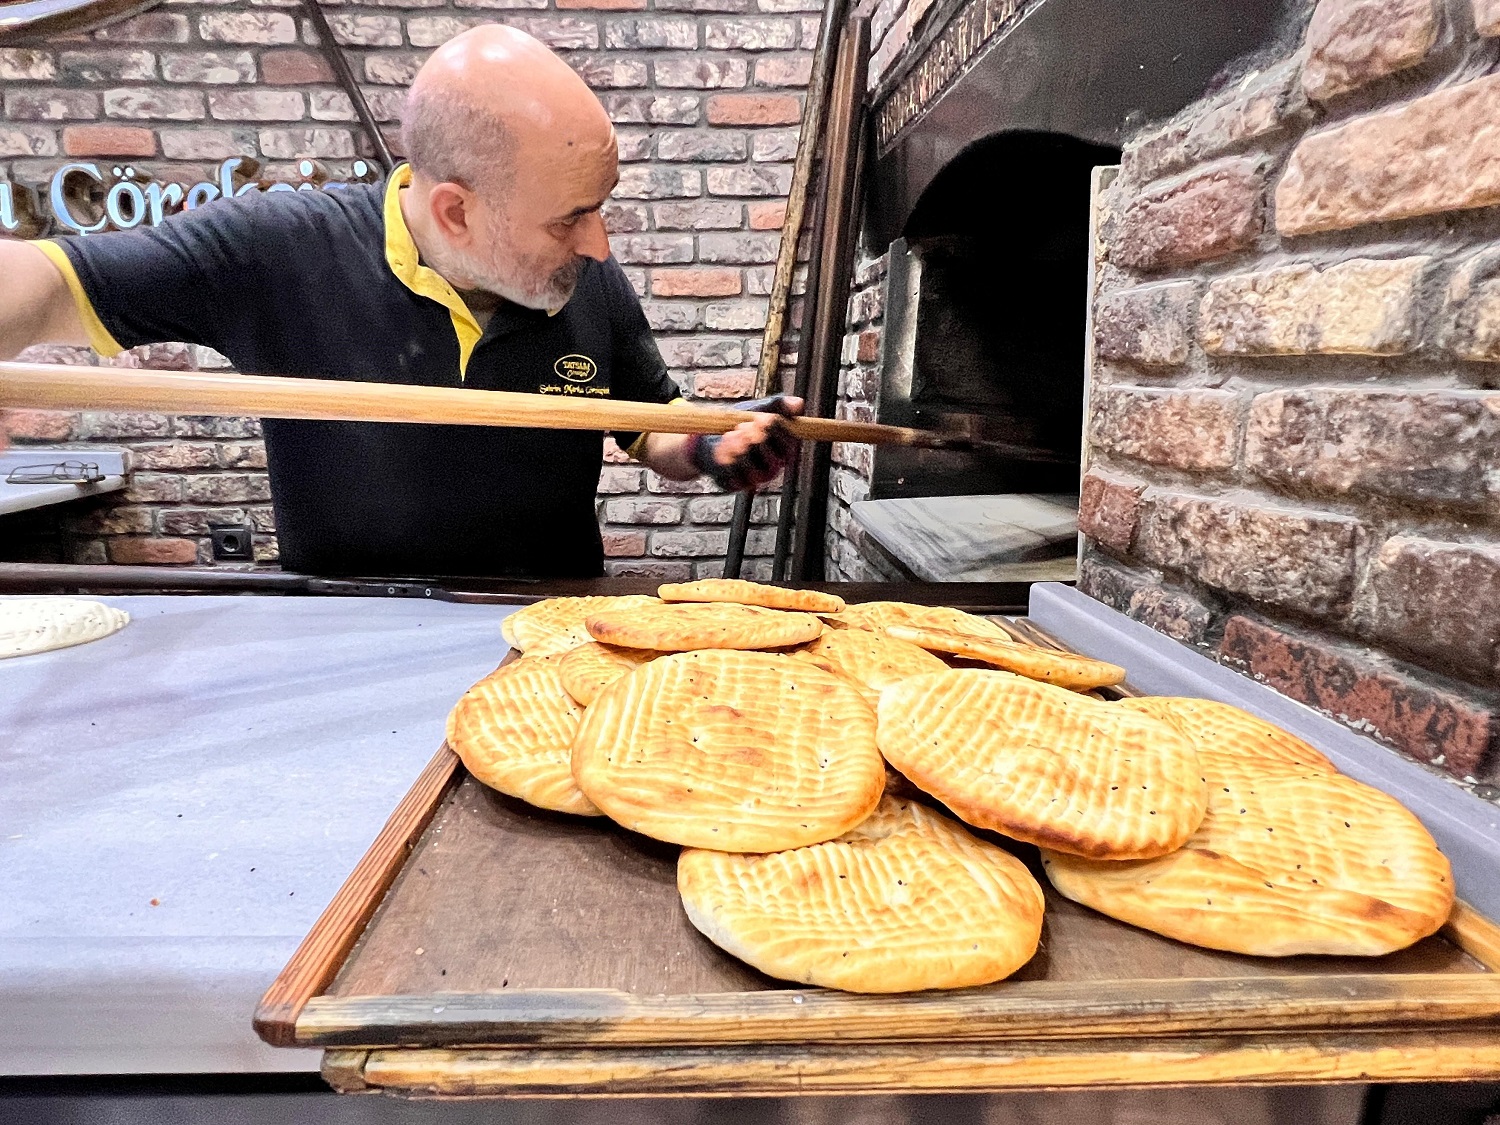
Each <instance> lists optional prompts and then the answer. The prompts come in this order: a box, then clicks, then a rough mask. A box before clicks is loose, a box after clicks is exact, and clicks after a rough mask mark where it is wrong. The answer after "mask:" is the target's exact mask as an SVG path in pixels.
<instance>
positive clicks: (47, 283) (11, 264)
mask: <svg viewBox="0 0 1500 1125" xmlns="http://www.w3.org/2000/svg"><path fill="white" fill-rule="evenodd" d="M88 342H89V339H88V334H87V333H86V332H85V331H84V327H83V320H82V318H81V317H80V316H79V315H78V306H77V305H76V304H75V303H74V301H73V294H72V292H71V291H70V290H69V289H68V283H67V281H66V280H65V279H64V278H63V275H62V271H61V270H59V269H58V268H57V267H56V266H55V265H53V264H52V262H51V260H50V259H49V258H48V257H47V255H46V254H45V253H43V252H42V251H41V250H39V249H38V248H37V247H36V246H35V245H33V244H32V243H29V242H18V241H15V240H14V239H0V359H14V358H15V357H16V356H17V355H18V354H19V353H20V352H22V351H24V350H25V349H26V348H29V347H31V345H33V344H87V343H88Z"/></svg>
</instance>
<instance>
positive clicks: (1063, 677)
mask: <svg viewBox="0 0 1500 1125" xmlns="http://www.w3.org/2000/svg"><path fill="white" fill-rule="evenodd" d="M886 632H887V633H888V634H890V635H891V636H893V637H896V638H898V639H900V640H903V641H908V642H910V643H911V644H914V645H920V646H921V647H922V648H925V649H928V650H930V651H932V652H946V653H950V654H952V655H953V656H962V657H966V658H968V659H970V660H979V661H983V662H984V663H985V664H992V665H994V666H995V667H996V668H1003V669H1004V670H1005V671H1007V672H1014V673H1015V674H1016V675H1018V676H1025V677H1026V678H1027V679H1029V680H1040V681H1041V682H1042V683H1044V684H1055V685H1056V686H1057V687H1063V688H1069V689H1070V690H1073V691H1089V690H1091V689H1093V688H1101V687H1109V686H1110V685H1112V684H1118V683H1120V682H1121V681H1122V680H1124V679H1125V669H1124V668H1121V667H1120V666H1119V665H1118V664H1110V663H1109V662H1108V661H1105V660H1094V659H1092V658H1090V657H1087V656H1075V655H1074V654H1073V653H1070V652H1055V651H1053V650H1051V649H1045V648H1037V647H1036V646H1035V645H1028V644H1022V643H1020V642H1019V641H1009V640H1005V641H1002V640H997V639H992V638H988V637H976V636H973V635H971V634H967V633H955V632H953V631H952V630H951V629H924V628H919V627H917V626H914V625H890V626H888V627H887V628H886Z"/></svg>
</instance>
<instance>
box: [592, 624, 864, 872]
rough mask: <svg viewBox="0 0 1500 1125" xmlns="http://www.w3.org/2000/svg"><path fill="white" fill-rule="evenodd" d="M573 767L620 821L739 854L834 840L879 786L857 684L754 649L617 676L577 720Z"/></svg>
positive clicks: (659, 663) (666, 662) (656, 663)
mask: <svg viewBox="0 0 1500 1125" xmlns="http://www.w3.org/2000/svg"><path fill="white" fill-rule="evenodd" d="M573 775H574V777H575V779H576V780H577V781H578V784H579V787H580V788H581V789H582V790H583V791H584V793H586V794H588V796H589V797H590V798H591V799H592V800H593V801H594V803H595V804H596V805H598V806H599V807H600V808H601V809H603V810H604V811H605V812H606V813H607V814H608V815H609V816H611V817H613V818H614V819H615V820H616V821H618V822H619V823H620V824H623V825H624V826H625V827H626V828H629V829H631V830H633V831H636V832H640V833H642V834H644V835H646V836H651V837H654V838H656V839H658V840H666V841H669V842H671V843H677V844H686V845H689V846H692V847H703V848H714V849H717V850H720V851H743V852H766V851H780V850H782V849H784V848H792V847H801V846H804V845H806V844H814V843H819V842H821V841H823V840H829V839H832V838H833V837H834V836H837V835H839V834H841V833H843V832H846V831H848V830H849V829H850V828H852V827H853V826H854V825H856V824H858V823H859V822H860V821H861V820H863V819H864V818H865V817H866V816H868V815H869V813H870V811H871V810H872V809H873V808H874V807H875V805H876V803H877V802H878V801H879V800H880V794H881V792H882V790H883V789H884V786H885V766H884V763H883V762H882V760H881V758H880V754H879V753H878V752H877V751H876V749H875V717H874V715H873V714H872V713H871V712H870V709H869V707H868V706H866V705H865V702H864V700H862V699H861V698H860V697H859V693H858V692H857V691H855V690H854V688H853V687H851V686H850V685H848V684H846V683H844V682H843V681H842V680H840V679H838V678H836V677H834V676H831V675H829V674H828V673H827V672H824V671H823V670H822V669H821V668H817V667H814V666H812V665H811V664H808V663H806V662H804V661H802V660H796V659H792V658H790V657H786V656H781V655H777V654H772V653H760V652H728V651H705V652H690V653H681V654H677V655H673V656H664V657H661V658H660V659H657V660H653V661H651V662H650V663H648V664H643V665H641V667H639V668H637V669H636V670H635V671H633V672H631V673H630V674H629V675H628V676H625V677H623V678H621V679H619V680H616V681H615V682H614V683H613V684H611V685H610V686H609V687H607V688H605V690H604V691H603V692H602V693H600V695H599V696H598V698H597V699H595V700H594V702H593V704H592V705H591V706H590V707H589V709H588V711H587V712H586V713H585V715H584V719H583V723H582V725H581V726H580V728H579V731H578V735H577V738H576V739H575V740H574V743H573Z"/></svg>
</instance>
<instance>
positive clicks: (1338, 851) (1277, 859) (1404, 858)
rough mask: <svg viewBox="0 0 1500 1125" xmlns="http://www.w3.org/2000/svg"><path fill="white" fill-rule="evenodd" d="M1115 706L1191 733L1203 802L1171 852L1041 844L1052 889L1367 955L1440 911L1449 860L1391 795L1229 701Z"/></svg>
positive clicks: (1231, 946)
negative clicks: (1121, 855) (1102, 853)
mask: <svg viewBox="0 0 1500 1125" xmlns="http://www.w3.org/2000/svg"><path fill="white" fill-rule="evenodd" d="M1116 706H1121V707H1126V708H1129V709H1131V710H1136V711H1139V712H1142V713H1149V714H1154V715H1158V716H1161V717H1163V718H1165V719H1167V720H1168V721H1170V722H1173V723H1175V724H1176V725H1177V727H1178V729H1180V730H1184V731H1186V732H1189V733H1190V735H1191V737H1193V739H1194V740H1195V742H1196V743H1197V745H1198V759H1199V762H1200V763H1201V765H1202V768H1203V773H1204V777H1205V780H1206V781H1207V784H1208V813H1207V815H1206V816H1205V817H1204V819H1203V823H1202V824H1201V825H1200V826H1199V828H1198V831H1197V832H1195V833H1194V834H1193V836H1192V838H1191V839H1190V840H1189V841H1188V842H1187V843H1186V844H1185V845H1184V846H1183V848H1182V849H1181V850H1180V851H1178V852H1175V853H1173V854H1171V855H1168V856H1163V857H1162V858H1160V859H1154V860H1150V861H1147V862H1143V863H1124V864H1114V863H1093V862H1088V861H1085V860H1080V859H1077V858H1076V857H1073V856H1068V855H1061V854H1053V853H1049V852H1047V851H1045V850H1044V851H1043V855H1042V858H1043V865H1044V868H1045V870H1046V872H1047V876H1048V878H1049V879H1051V881H1052V883H1053V885H1054V886H1055V887H1057V889H1058V891H1059V892H1060V893H1062V894H1063V895H1065V896H1067V897H1068V898H1071V899H1073V900H1074V901H1076V902H1080V903H1082V904H1084V905H1085V906H1090V907H1093V908H1094V909H1095V910H1098V911H1100V912H1101V913H1103V914H1108V915H1110V916H1111V917H1113V918H1118V919H1120V920H1121V921H1124V922H1130V923H1131V924H1133V925H1137V926H1140V927H1142V928H1143V929H1149V930H1153V931H1155V932H1157V933H1160V934H1164V935H1166V936H1167V937H1172V938H1177V939H1178V940H1180V941H1186V942H1190V943H1192V944H1194V945H1203V946H1207V947H1209V948H1212V949H1223V950H1227V951H1229V952H1233V953H1248V954H1255V955H1259V956H1287V955H1291V954H1299V953H1325V954H1338V955H1344V956H1378V955H1380V954H1384V953H1390V952H1394V951H1395V950H1397V949H1404V948H1405V947H1406V946H1408V945H1411V944H1412V943H1413V942H1416V941H1420V940H1421V939H1422V938H1424V937H1426V936H1428V935H1429V934H1432V933H1434V932H1436V931H1437V929H1438V928H1439V927H1441V926H1442V924H1443V922H1444V921H1446V920H1447V917H1448V914H1449V913H1450V912H1451V910H1452V908H1453V899H1454V890H1453V877H1452V871H1451V870H1450V868H1449V865H1448V860H1447V859H1446V857H1444V856H1443V855H1442V853H1441V852H1439V851H1438V849H1437V845H1436V843H1434V841H1433V839H1432V836H1431V835H1430V834H1429V833H1428V832H1427V830H1426V829H1425V828H1424V827H1423V826H1422V824H1421V822H1420V821H1418V820H1417V818H1416V817H1415V816H1413V815H1412V814H1411V813H1410V812H1409V811H1407V809H1406V808H1404V807H1403V806H1402V805H1401V804H1400V803H1399V802H1398V801H1396V800H1394V799H1393V798H1391V797H1389V796H1387V795H1386V794H1384V793H1382V792H1380V791H1379V790H1377V789H1372V788H1371V787H1369V786H1368V785H1362V784H1360V783H1359V782H1357V781H1354V780H1353V779H1352V778H1348V777H1344V776H1343V775H1341V774H1339V773H1337V772H1335V770H1334V767H1333V764H1332V763H1331V762H1329V761H1328V759H1327V758H1325V757H1324V756H1323V755H1322V754H1320V753H1319V752H1318V751H1317V750H1315V749H1313V747H1311V746H1309V745H1307V743H1305V742H1303V741H1302V740H1301V739H1299V738H1296V737H1295V736H1293V735H1291V734H1288V733H1287V732H1285V731H1283V730H1281V729H1280V728H1278V727H1276V726H1273V725H1272V724H1270V723H1267V722H1265V721H1264V720H1262V719H1259V718H1256V717H1255V716H1254V715H1250V714H1248V713H1247V712H1244V711H1241V710H1240V709H1239V708H1236V707H1231V706H1229V705H1228V704H1224V703H1216V702H1212V701H1209V700H1201V699H1177V698H1149V699H1134V700H1129V701H1127V702H1125V703H1121V704H1117V705H1116Z"/></svg>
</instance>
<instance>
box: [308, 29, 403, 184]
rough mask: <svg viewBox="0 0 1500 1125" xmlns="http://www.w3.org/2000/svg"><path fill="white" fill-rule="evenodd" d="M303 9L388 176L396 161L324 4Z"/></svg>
mask: <svg viewBox="0 0 1500 1125" xmlns="http://www.w3.org/2000/svg"><path fill="white" fill-rule="evenodd" d="M302 10H303V11H304V12H306V13H307V18H308V20H309V21H310V22H311V23H312V25H313V30H314V31H315V32H317V34H318V46H319V47H320V48H321V49H322V51H323V57H324V58H325V59H327V60H328V65H329V66H330V67H331V68H332V69H333V76H334V77H335V78H337V79H338V82H339V85H340V86H342V87H343V88H344V93H346V94H348V95H349V103H350V104H351V105H352V106H354V113H355V116H357V117H358V118H359V123H360V124H361V125H363V126H364V129H365V132H366V133H368V134H369V136H370V143H371V144H372V145H374V146H375V155H376V159H378V160H379V161H380V163H381V165H382V166H383V167H384V168H385V170H386V172H387V173H389V172H390V171H391V170H392V169H394V168H395V167H396V158H395V157H394V156H392V155H391V149H390V146H389V145H387V144H386V143H385V134H384V133H382V132H381V131H380V126H379V125H378V124H376V122H375V115H374V114H373V113H371V112H370V103H369V102H367V101H365V93H364V91H363V90H361V89H360V88H359V83H358V82H357V81H355V79H354V71H352V70H350V69H349V59H348V58H347V57H346V56H345V55H344V52H343V49H342V48H341V47H340V46H339V42H338V40H337V39H335V38H334V37H333V28H331V27H329V26H328V17H327V16H325V15H324V14H323V7H322V5H321V4H319V3H318V0H302Z"/></svg>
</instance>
